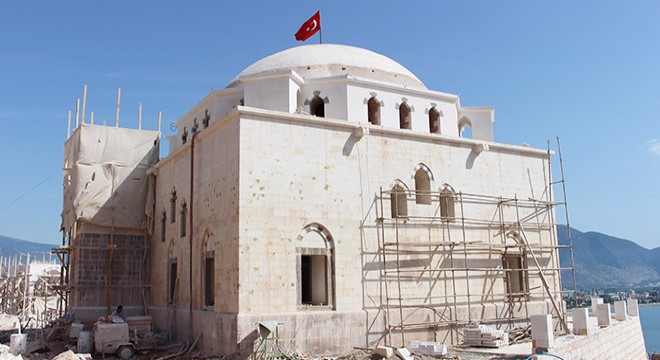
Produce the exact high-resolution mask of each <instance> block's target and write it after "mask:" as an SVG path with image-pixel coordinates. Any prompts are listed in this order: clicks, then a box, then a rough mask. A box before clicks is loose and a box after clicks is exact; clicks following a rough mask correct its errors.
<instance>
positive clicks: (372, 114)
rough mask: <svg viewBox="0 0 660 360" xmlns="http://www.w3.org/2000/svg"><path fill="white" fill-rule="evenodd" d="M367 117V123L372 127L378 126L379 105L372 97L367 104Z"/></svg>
mask: <svg viewBox="0 0 660 360" xmlns="http://www.w3.org/2000/svg"><path fill="white" fill-rule="evenodd" d="M367 115H368V118H369V123H371V124H373V125H380V104H379V103H378V100H376V97H374V96H372V97H371V98H370V99H369V101H368V102H367Z"/></svg>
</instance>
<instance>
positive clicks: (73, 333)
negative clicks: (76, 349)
mask: <svg viewBox="0 0 660 360" xmlns="http://www.w3.org/2000/svg"><path fill="white" fill-rule="evenodd" d="M82 329H83V324H79V323H73V324H71V326H70V327H69V337H70V338H71V339H77V338H78V334H80V332H81V331H82Z"/></svg>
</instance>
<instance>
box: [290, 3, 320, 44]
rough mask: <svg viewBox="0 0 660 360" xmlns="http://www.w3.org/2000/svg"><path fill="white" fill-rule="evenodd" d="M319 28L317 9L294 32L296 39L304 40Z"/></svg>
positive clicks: (318, 12)
mask: <svg viewBox="0 0 660 360" xmlns="http://www.w3.org/2000/svg"><path fill="white" fill-rule="evenodd" d="M319 30H321V11H320V10H319V11H317V12H316V14H314V15H313V16H312V17H311V18H309V20H307V21H305V23H304V24H302V26H301V27H300V29H299V30H298V32H297V33H296V40H298V41H305V40H307V39H309V38H310V37H312V35H314V34H316V33H317V32H318V31H319Z"/></svg>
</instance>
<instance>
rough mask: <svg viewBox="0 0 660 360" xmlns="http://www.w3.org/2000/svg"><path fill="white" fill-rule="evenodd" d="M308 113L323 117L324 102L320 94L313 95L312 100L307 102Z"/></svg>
mask: <svg viewBox="0 0 660 360" xmlns="http://www.w3.org/2000/svg"><path fill="white" fill-rule="evenodd" d="M309 113H310V114H312V115H314V116H318V117H325V102H324V101H323V99H321V97H320V96H318V95H315V96H314V97H313V98H312V101H310V102H309Z"/></svg>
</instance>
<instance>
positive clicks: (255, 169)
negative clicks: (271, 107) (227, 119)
mask: <svg viewBox="0 0 660 360" xmlns="http://www.w3.org/2000/svg"><path fill="white" fill-rule="evenodd" d="M242 111H244V112H245V114H244V115H243V116H241V119H240V127H241V131H240V134H241V139H240V153H241V165H240V179H241V181H240V192H241V196H240V209H241V210H240V226H239V233H240V239H239V242H240V245H239V254H240V255H239V256H240V264H241V272H240V275H239V276H240V281H239V282H240V284H241V286H240V295H239V298H240V312H241V314H246V315H247V314H255V315H257V314H260V315H261V317H268V316H270V317H271V318H273V319H278V318H279V317H280V316H281V314H284V313H292V312H297V311H301V310H302V309H300V304H299V297H300V293H299V291H300V290H299V288H298V286H299V284H298V283H297V282H298V281H299V280H298V274H297V266H299V264H298V263H297V262H296V247H297V243H296V241H297V237H298V235H299V233H300V232H301V231H302V230H303V228H304V227H305V226H306V225H308V224H311V223H319V224H321V225H323V226H324V227H325V228H327V229H328V231H329V232H330V233H331V234H332V237H333V238H334V251H335V299H336V302H335V303H334V308H335V311H336V314H337V315H336V316H338V317H341V316H344V314H347V313H355V312H356V311H360V310H362V311H367V313H369V314H372V315H369V316H368V318H367V319H365V327H364V330H365V332H367V331H373V333H374V334H373V335H374V338H376V337H378V336H379V335H382V332H381V333H380V334H379V329H380V331H382V317H381V316H382V314H380V315H375V314H376V313H377V311H378V309H380V308H381V305H382V304H383V297H384V296H385V294H384V293H383V285H382V272H381V271H382V259H381V258H380V257H379V256H380V255H379V254H380V252H379V249H380V246H379V242H381V241H382V239H381V237H380V236H381V233H380V232H379V230H378V223H377V221H376V219H377V217H378V214H379V213H380V211H381V210H380V209H379V202H378V201H376V197H377V195H379V193H380V189H381V187H382V188H384V189H389V188H390V186H391V184H392V183H393V182H394V181H395V180H396V179H400V180H401V181H402V182H404V183H405V184H406V185H407V187H408V188H410V189H414V171H415V168H416V166H417V165H418V164H419V163H424V164H426V165H427V166H428V168H429V169H430V170H431V171H432V172H433V176H434V179H435V180H434V181H433V184H432V190H435V191H437V190H439V188H440V186H441V185H442V184H443V183H445V182H447V183H449V184H451V185H452V186H453V187H454V188H455V189H456V190H457V191H465V192H468V193H475V194H491V195H494V196H505V197H512V198H513V197H515V196H518V197H519V198H521V199H527V198H530V197H534V198H538V197H540V196H542V194H544V191H545V186H546V184H545V180H546V179H545V174H544V171H545V153H544V152H540V151H532V150H528V149H524V148H516V147H501V148H497V147H496V146H494V147H493V148H492V150H491V151H487V152H483V153H481V154H478V155H477V154H474V152H473V150H472V146H473V144H474V143H473V142H471V141H467V140H466V141H456V140H453V141H449V140H448V139H446V138H440V137H438V138H433V137H431V136H427V137H424V136H421V135H420V137H414V136H412V135H409V132H406V131H390V132H386V131H380V130H379V129H378V128H377V127H373V130H374V131H373V132H372V133H371V134H370V135H367V136H366V137H364V138H362V139H359V140H358V139H356V138H355V137H354V135H352V131H353V128H352V127H350V126H348V125H347V124H345V123H341V122H334V121H331V120H322V119H319V120H316V119H312V121H307V120H306V119H309V118H308V117H303V116H296V115H291V116H278V115H276V114H274V113H269V112H262V111H258V110H254V109H249V108H245V109H243V110H242ZM520 210H521V212H522V215H521V216H525V215H526V214H528V213H529V212H531V211H532V210H533V209H530V208H524V207H523V208H522V209H520ZM409 211H410V212H411V213H417V214H433V213H437V211H438V209H437V204H436V208H433V207H432V206H431V205H418V204H415V201H414V197H411V200H410V204H409ZM496 211H497V206H495V205H488V206H485V205H483V204H477V203H475V204H470V203H469V202H468V203H467V204H466V209H465V212H466V213H469V216H470V217H472V218H480V219H485V220H488V219H492V218H493V217H494V216H495V215H496V214H497V212H496ZM383 213H384V214H385V216H386V217H389V208H388V203H387V202H385V208H384V211H383ZM457 213H460V210H457ZM466 216H467V215H466ZM504 216H505V217H506V219H507V220H508V221H513V220H514V219H515V216H516V215H515V211H514V209H512V208H508V209H507V210H506V211H505V214H504ZM546 216H547V214H546ZM540 221H546V222H547V221H548V219H547V218H546V219H540ZM458 226H460V224H454V225H452V229H451V232H452V233H453V234H454V236H455V237H454V241H462V237H461V235H460V233H462V230H460V229H459V228H458ZM402 229H403V226H402ZM499 230H500V228H499V227H497V226H493V227H492V228H489V227H484V226H481V227H480V229H477V230H468V234H467V237H468V238H467V240H478V241H483V242H498V241H501V240H500V238H499V237H497V236H496V232H498V231H499ZM393 231H394V230H393V229H392V228H388V229H387V231H386V232H387V235H386V237H389V240H390V241H394V239H393ZM405 231H406V232H405V233H401V234H400V235H399V236H400V237H401V239H402V240H401V241H407V242H422V241H429V239H430V238H437V239H439V240H441V241H448V240H450V239H449V238H448V237H447V234H446V230H444V229H443V228H442V227H439V226H438V227H437V228H433V227H431V228H429V227H423V228H421V229H415V228H414V227H412V228H408V229H406V230H405ZM527 235H528V240H529V241H530V242H531V243H539V242H543V243H544V244H546V245H550V239H549V229H548V230H546V231H544V232H533V231H531V230H530V232H529V233H528V234H527ZM537 257H538V258H539V261H540V263H541V265H542V266H544V267H552V266H553V262H556V258H553V257H551V256H550V252H547V251H546V252H545V253H538V254H537ZM402 260H404V261H405V260H408V261H419V260H420V259H419V258H414V257H412V256H404V257H403V258H402ZM430 261H431V263H429V265H430V267H432V268H433V267H437V266H445V267H449V259H448V257H447V255H446V254H445V255H443V254H442V251H441V252H440V253H439V254H438V255H437V256H436V257H435V258H433V259H432V260H430ZM464 264H465V259H464V258H463V257H462V255H461V257H460V258H459V259H457V260H456V261H455V263H454V266H455V267H460V266H464ZM468 265H470V266H472V267H491V268H493V269H497V268H501V266H502V260H501V257H500V255H498V254H497V252H490V253H486V254H484V252H483V251H482V252H480V253H479V254H471V255H469V256H468ZM529 266H530V267H532V266H533V264H532V262H531V259H529ZM386 267H391V263H390V265H386ZM426 276H428V274H427V275H426ZM443 276H444V277H439V278H438V279H433V280H431V279H428V280H422V281H407V282H404V283H403V284H402V295H403V296H407V297H410V296H412V294H426V293H429V292H430V293H431V294H432V295H431V297H436V299H435V300H436V301H437V298H438V297H441V296H445V295H448V294H453V293H454V289H452V287H451V284H452V282H451V280H450V274H449V273H448V272H445V273H444V275H443ZM455 276H456V280H457V286H458V287H457V288H456V290H455V291H456V293H458V294H459V297H458V309H457V310H458V311H459V313H457V314H454V315H453V317H454V318H459V319H464V320H470V319H483V318H484V316H486V315H487V316H489V317H491V318H498V317H507V316H509V315H507V312H506V309H505V307H504V299H505V296H504V294H503V292H505V286H504V282H503V277H502V273H501V272H498V271H494V272H493V273H491V274H488V275H479V276H474V275H473V276H472V277H471V278H470V282H469V284H470V285H469V287H470V289H471V297H470V299H469V302H471V303H472V304H473V305H472V306H471V307H472V309H471V312H468V306H467V303H468V297H467V294H468V292H469V291H470V290H468V289H467V282H466V278H465V275H464V272H457V273H456V274H455ZM442 279H445V280H446V281H442ZM548 281H549V283H550V284H551V286H552V287H556V286H557V282H558V279H555V278H553V277H552V276H548ZM390 286H391V287H392V284H390ZM539 287H540V279H538V278H535V277H534V276H532V277H531V278H530V288H537V289H536V290H534V291H533V293H534V294H536V295H533V297H532V299H531V300H534V299H536V300H541V299H542V298H543V297H544V296H546V294H545V293H544V291H543V290H542V289H541V288H539ZM484 288H488V289H491V290H489V291H492V292H494V293H496V294H497V295H490V296H485V297H484V296H483V295H482V293H483V289H484ZM390 296H392V294H390ZM430 300H431V298H429V301H430ZM480 303H481V304H480ZM489 303H491V304H489ZM541 303H542V304H543V306H541V307H538V306H537V307H536V309H537V310H536V313H544V312H547V311H549V309H550V306H549V304H547V303H545V302H541ZM532 309H534V306H532ZM523 310H524V306H523V307H521V306H518V308H517V315H516V316H522V311H523ZM303 311H310V310H303ZM411 316H412V318H413V319H414V318H419V320H420V321H422V322H424V321H427V322H428V321H430V320H432V319H429V316H433V314H432V313H430V312H427V311H424V310H419V311H417V313H416V314H413V315H411ZM395 320H396V319H395ZM438 320H440V318H438ZM374 324H377V325H374ZM287 326H291V325H290V324H285V325H284V327H285V328H286V327H287ZM330 326H331V325H330ZM331 327H332V326H331ZM241 328H242V327H241V326H239V334H238V338H239V339H241V338H243V337H246V336H248V334H247V333H243V332H241V330H240V329H241ZM367 328H369V330H367ZM248 329H250V330H251V327H250V326H248ZM285 331H286V330H285ZM333 331H334V333H335V334H336V338H337V339H343V338H344V337H345V336H346V334H345V331H346V329H342V328H334V330H333ZM419 336H422V337H428V336H433V335H429V334H427V333H426V332H423V333H422V334H419ZM364 340H365V338H359V339H355V340H354V341H357V342H356V343H353V345H356V346H359V345H362V346H363V345H364V344H365V342H364ZM345 345H348V344H345ZM296 346H297V349H298V350H299V351H304V350H305V349H307V350H310V349H309V348H307V347H306V345H305V344H304V342H300V343H297V344H296ZM349 347H350V346H349Z"/></svg>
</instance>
